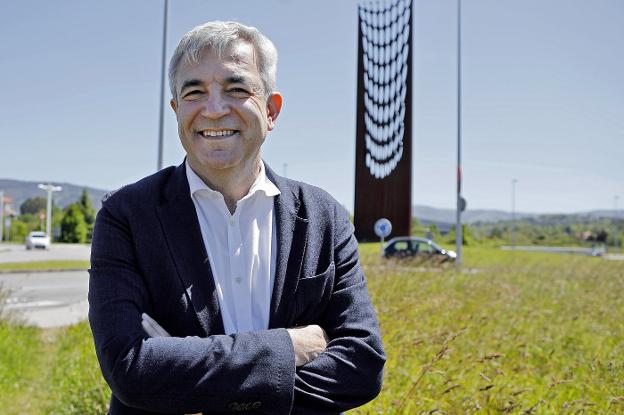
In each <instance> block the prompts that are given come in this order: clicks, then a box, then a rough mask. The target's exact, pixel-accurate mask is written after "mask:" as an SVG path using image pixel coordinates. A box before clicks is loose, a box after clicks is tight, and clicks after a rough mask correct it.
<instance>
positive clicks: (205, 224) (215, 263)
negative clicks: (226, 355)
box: [186, 161, 280, 334]
mask: <svg viewBox="0 0 624 415" xmlns="http://www.w3.org/2000/svg"><path fill="white" fill-rule="evenodd" d="M186 177H187V179H188V183H189V188H190V192H191V199H192V200H193V204H194V205H195V211H196V212H197V219H198V220H199V226H200V229H201V233H202V238H203V240H204V245H205V246H206V251H207V252H206V254H207V255H208V259H209V261H210V266H211V268H212V275H213V278H214V283H215V286H216V288H217V296H218V298H219V306H220V309H221V316H222V318H223V327H224V329H225V333H226V334H232V333H238V332H245V331H255V330H264V329H267V328H268V327H269V310H270V305H271V295H272V293H273V283H274V281H275V263H276V258H277V245H276V237H275V215H274V212H273V201H274V200H273V198H274V197H275V196H276V195H278V194H279V193H280V191H279V189H278V188H277V187H276V186H275V184H273V183H272V182H271V181H270V180H269V179H268V177H267V176H266V173H265V168H264V163H263V162H262V161H261V162H260V174H259V175H258V177H257V178H256V181H255V182H254V183H253V185H252V186H251V188H250V189H249V193H247V195H246V196H245V197H243V198H242V199H241V200H239V201H238V203H237V204H236V210H235V211H234V214H230V211H229V210H228V208H227V206H226V204H225V200H224V198H223V195H222V194H221V193H219V192H217V191H215V190H212V189H210V188H209V187H208V186H207V185H206V184H205V183H204V182H203V180H202V179H201V178H200V177H199V176H198V175H197V174H196V173H195V172H194V171H193V170H192V169H191V167H190V166H189V164H188V161H187V162H186Z"/></svg>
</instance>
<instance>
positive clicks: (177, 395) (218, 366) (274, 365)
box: [89, 199, 295, 414]
mask: <svg viewBox="0 0 624 415" xmlns="http://www.w3.org/2000/svg"><path fill="white" fill-rule="evenodd" d="M111 202H112V201H111V200H110V199H109V200H108V201H107V203H104V204H103V207H102V209H101V210H100V211H99V213H98V215H97V219H96V223H95V229H94V236H93V243H92V255H91V269H90V270H89V272H90V279H89V306H90V309H89V322H90V325H91V330H92V332H93V338H94V341H95V346H96V353H97V357H98V359H99V362H100V366H101V369H102V373H103V376H104V378H105V380H106V381H107V383H108V384H109V386H110V388H111V390H112V392H113V394H114V396H115V397H116V398H117V399H119V400H120V401H121V402H123V403H124V404H125V405H127V406H130V407H133V408H139V409H142V410H146V411H154V412H165V413H196V412H201V411H204V410H205V411H214V412H215V413H220V412H226V411H229V412H231V411H233V410H241V409H247V410H253V411H254V412H255V413H267V414H288V413H290V411H291V408H292V403H293V393H294V392H293V389H294V377H295V373H294V372H295V370H294V368H295V358H294V351H293V348H292V343H291V341H290V337H289V335H288V333H287V331H286V330H285V329H273V330H263V331H257V332H250V333H240V334H235V335H213V336H208V337H184V338H181V337H170V338H148V337H147V336H146V334H145V333H144V332H143V329H142V327H141V313H142V312H145V311H146V310H147V307H148V301H149V291H148V289H147V286H146V283H145V280H144V276H143V275H142V273H141V271H140V270H139V266H138V265H137V260H136V256H135V244H134V241H133V237H132V234H131V227H130V226H129V222H128V214H124V213H122V212H123V211H124V209H120V208H119V207H115V205H114V204H113V203H111ZM165 289H166V287H165Z"/></svg>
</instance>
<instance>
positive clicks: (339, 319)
mask: <svg viewBox="0 0 624 415" xmlns="http://www.w3.org/2000/svg"><path fill="white" fill-rule="evenodd" d="M266 171H267V176H268V177H269V179H270V180H271V181H272V182H273V183H275V185H276V186H277V187H278V188H279V190H280V192H281V194H280V195H278V196H276V198H275V216H276V222H277V227H276V229H277V246H278V252H277V263H276V271H275V285H274V288H273V294H272V297H271V309H270V319H269V320H270V322H269V329H268V330H261V331H256V332H246V333H237V334H233V335H225V334H224V329H223V322H222V319H221V314H220V310H219V303H218V300H217V293H216V290H215V285H214V281H213V277H212V274H211V269H210V263H209V261H208V258H207V255H206V249H205V247H204V243H203V239H202V235H201V231H200V228H199V222H198V220H197V215H196V212H195V207H194V205H193V201H192V199H191V197H190V194H189V186H188V181H187V178H186V172H185V168H184V163H183V164H182V165H180V166H178V167H169V168H166V169H164V170H162V171H160V172H158V173H156V174H154V175H152V176H149V177H146V178H144V179H142V180H141V181H139V182H137V183H134V184H132V185H128V186H126V187H123V188H122V189H120V190H118V191H117V192H115V193H114V194H112V195H110V196H108V197H106V198H105V199H104V200H103V203H102V208H101V210H100V211H99V213H98V215H97V219H96V222H95V229H94V233H93V244H92V251H91V269H90V270H89V273H90V279H89V307H90V308H89V322H90V324H91V330H92V332H93V338H94V340H95V347H96V353H97V356H98V359H99V362H100V366H101V368H102V374H103V375H104V378H105V379H106V382H107V383H108V384H109V386H110V387H111V390H112V392H113V396H112V399H111V405H110V414H115V415H116V414H151V413H173V414H184V413H196V412H203V413H210V414H213V413H231V412H243V411H246V412H249V413H264V414H289V413H293V414H336V413H339V412H341V411H344V410H347V409H350V408H353V407H356V406H359V405H362V404H364V403H366V402H368V401H370V400H371V399H373V398H374V397H375V396H376V395H377V394H378V393H379V391H380V388H381V383H382V371H383V365H384V362H385V354H384V351H383V348H382V344H381V338H380V334H379V327H378V324H377V319H376V316H375V313H374V310H373V307H372V305H371V302H370V299H369V295H368V292H367V288H366V282H365V279H364V275H363V274H362V270H361V268H360V262H359V257H358V251H357V241H356V239H355V237H354V236H353V226H352V225H351V223H350V221H349V217H348V213H347V212H346V210H345V209H344V208H343V207H342V206H340V205H339V204H338V203H337V202H336V201H335V200H334V199H333V198H332V197H331V196H329V194H327V193H326V192H325V191H323V190H321V189H318V188H316V187H313V186H310V185H306V184H303V183H299V182H296V181H293V180H289V179H286V178H283V177H280V176H278V175H276V174H275V173H274V172H272V171H271V170H270V169H269V168H268V167H267V169H266ZM143 312H146V313H148V314H149V315H150V316H152V317H153V318H154V319H155V320H156V321H158V322H159V323H160V324H161V325H162V326H163V327H164V328H165V329H166V330H167V331H168V332H169V333H170V334H171V335H172V336H173V337H168V338H164V337H161V338H149V337H148V336H147V335H146V334H145V332H144V331H143V329H142V327H141V313H143ZM307 324H318V325H320V326H321V327H323V328H324V329H325V331H326V332H327V335H328V336H329V338H330V342H329V343H328V346H327V349H326V350H325V351H324V352H323V353H321V354H320V355H319V356H318V357H317V358H316V359H314V360H313V361H311V362H310V363H308V364H306V365H304V366H301V367H299V368H296V369H295V358H294V351H293V347H292V343H291V340H290V337H289V335H288V333H287V331H286V329H285V328H289V327H296V326H302V325H307Z"/></svg>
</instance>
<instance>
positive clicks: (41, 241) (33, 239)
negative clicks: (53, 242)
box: [26, 231, 50, 249]
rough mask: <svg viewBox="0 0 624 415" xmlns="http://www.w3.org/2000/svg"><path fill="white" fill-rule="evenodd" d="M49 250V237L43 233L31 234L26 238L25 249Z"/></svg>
mask: <svg viewBox="0 0 624 415" xmlns="http://www.w3.org/2000/svg"><path fill="white" fill-rule="evenodd" d="M33 248H43V249H49V248H50V237H49V236H48V235H46V233H45V232H39V231H35V232H31V233H29V234H28V236H27V237H26V249H33Z"/></svg>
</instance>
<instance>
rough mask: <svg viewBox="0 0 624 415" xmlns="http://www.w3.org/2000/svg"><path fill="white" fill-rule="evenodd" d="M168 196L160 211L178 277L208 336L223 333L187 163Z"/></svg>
mask: <svg viewBox="0 0 624 415" xmlns="http://www.w3.org/2000/svg"><path fill="white" fill-rule="evenodd" d="M164 196H165V200H164V201H163V203H162V204H161V205H160V206H158V208H157V211H158V216H159V218H160V222H161V225H162V228H163V232H164V234H165V239H166V241H167V245H168V247H169V251H170V252H171V256H172V258H173V261H174V263H175V266H176V269H177V271H178V277H179V278H180V280H181V281H182V284H183V286H184V288H185V290H186V295H187V297H188V299H189V301H190V303H191V304H192V306H193V309H194V311H195V314H196V315H197V318H198V320H199V324H200V326H201V328H202V330H204V332H205V333H204V334H205V335H206V336H208V335H212V334H223V333H224V328H223V320H222V317H221V311H220V309H219V300H218V298H217V290H216V287H215V284H214V279H213V277H212V270H211V268H210V262H209V261H208V256H207V254H206V248H205V246H204V240H203V238H202V235H201V230H200V228H199V222H198V220H197V213H196V211H195V205H194V204H193V201H192V199H191V197H190V193H189V185H188V180H187V178H186V171H185V165H184V163H182V164H181V165H180V166H178V167H177V168H176V169H175V171H174V173H173V175H172V177H171V179H170V180H169V183H168V184H167V185H166V188H165V190H164Z"/></svg>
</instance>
